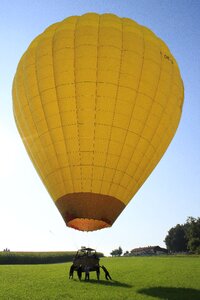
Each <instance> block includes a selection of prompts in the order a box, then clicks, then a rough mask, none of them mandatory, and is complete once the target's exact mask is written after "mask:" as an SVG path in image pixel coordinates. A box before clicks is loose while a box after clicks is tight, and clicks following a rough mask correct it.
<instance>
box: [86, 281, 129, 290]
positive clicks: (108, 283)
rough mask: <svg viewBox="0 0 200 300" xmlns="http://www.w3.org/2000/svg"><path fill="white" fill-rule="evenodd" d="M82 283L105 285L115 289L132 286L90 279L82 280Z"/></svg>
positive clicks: (118, 282)
mask: <svg viewBox="0 0 200 300" xmlns="http://www.w3.org/2000/svg"><path fill="white" fill-rule="evenodd" d="M81 282H83V283H89V284H98V285H107V286H115V287H123V288H131V287H132V285H130V284H127V283H123V282H120V281H117V280H95V279H90V280H89V281H85V280H82V281H81Z"/></svg>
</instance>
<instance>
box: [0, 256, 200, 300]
mask: <svg viewBox="0 0 200 300" xmlns="http://www.w3.org/2000/svg"><path fill="white" fill-rule="evenodd" d="M101 264H104V265H105V266H106V267H107V269H108V270H109V272H110V274H111V276H112V278H113V281H106V280H105V278H104V274H103V273H102V271H101V277H100V281H99V282H98V281H97V280H96V274H95V273H94V272H92V273H91V276H90V281H89V282H85V281H84V280H82V281H81V282H80V281H79V280H78V278H77V275H76V274H74V279H70V280H69V279H68V272H69V267H70V265H71V263H63V264H51V265H50V264H49V265H1V266H0V299H1V300H10V299H16V300H20V299H24V300H27V299H31V300H39V299H40V300H47V299H48V300H51V299H57V300H60V299H76V300H77V299H78V300H85V299H87V300H95V299H102V300H115V299H120V300H123V299H124V300H127V299H136V300H137V299H138V300H139V299H140V300H145V299H149V300H150V299H165V300H167V299H168V300H179V299H180V300H199V299H200V257H198V256H196V257H195V256H191V257H187V256H180V257H178V256H172V257H171V256H165V257H120V258H101Z"/></svg>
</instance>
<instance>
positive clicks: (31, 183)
mask: <svg viewBox="0 0 200 300" xmlns="http://www.w3.org/2000/svg"><path fill="white" fill-rule="evenodd" d="M86 12H97V13H105V12H111V13H114V14H117V15H118V16H121V17H129V18H131V19H134V20H135V21H136V22H138V23H140V24H142V25H145V26H147V27H149V28H150V29H151V30H152V31H154V32H155V33H156V34H157V35H158V36H159V37H160V38H161V39H163V40H164V41H165V42H166V44H167V45H168V46H169V48H170V50H171V52H172V54H173V55H174V56H175V58H176V60H177V62H178V64H179V67H180V71H181V75H182V79H183V82H184V86H185V102H184V106H183V114H182V119H181V122H180V125H179V128H178V130H177V133H176V135H175V138H174V139H173V141H172V143H171V145H170V147H169V148H168V150H167V152H166V154H165V155H164V157H163V158H162V160H161V161H160V163H159V165H158V166H157V167H156V169H155V170H154V171H153V173H152V174H151V175H150V177H149V179H148V180H147V181H146V182H145V183H144V185H143V186H142V187H141V189H140V190H139V191H138V193H137V195H136V196H135V197H134V199H133V200H132V201H131V202H130V204H129V205H128V206H127V208H126V209H125V210H124V212H123V213H122V214H121V215H120V217H119V218H118V219H117V221H116V222H115V223H114V225H113V227H112V228H110V229H104V230H101V231H97V232H95V233H82V232H77V231H75V230H73V229H70V228H66V226H65V224H64V222H63V220H62V218H61V216H60V215H59V213H58V211H57V209H56V207H55V205H54V203H53V201H52V200H51V198H50V196H49V195H48V193H47V191H46V189H45V187H44V186H43V184H42V183H41V181H40V179H39V177H38V175H37V173H36V172H35V170H34V167H33V166H32V163H31V162H30V159H29V157H28V155H27V154H26V151H25V149H24V147H23V145H22V142H21V140H20V137H19V135H18V132H17V130H16V126H15V123H14V118H13V114H12V92H11V91H12V80H13V77H14V74H15V70H16V67H17V64H18V61H19V59H20V57H21V56H22V54H23V53H24V51H25V50H26V48H27V47H28V45H29V44H30V42H31V41H32V39H33V38H34V37H36V36H37V35H38V34H40V33H41V32H42V31H43V30H44V29H45V28H46V27H48V26H49V25H51V24H52V23H55V22H57V21H61V20H62V19H64V18H66V17H68V16H70V15H81V14H84V13H86ZM199 28H200V2H199V1H198V0H196V1H195V0H193V1H189V0H187V1H184V0H176V1H170V0H169V1H166V0H162V1H158V0H157V1H156V0H149V1H148V0H142V1H141V0H140V1H139V0H138V1H133V0H129V1H128V0H124V1H119V0H115V1H114V0H93V1H92V0H66V1H61V0H58V1H50V0H48V1H44V0H43V1H29V0H27V1H25V0H21V1H20V0H16V1H4V0H1V4H0V31H1V47H0V142H1V147H0V184H1V197H0V251H1V250H3V249H4V248H6V247H8V248H10V249H11V250H13V251H14V250H15V251H32V250H37V251H42V250H43V251H47V250H76V249H77V248H79V247H80V246H82V245H86V246H91V247H95V248H97V250H99V251H103V252H104V253H105V254H109V253H110V252H111V250H113V249H114V248H116V247H118V246H121V247H122V249H123V250H124V251H125V250H131V249H133V248H135V247H139V246H148V245H160V246H164V243H163V240H164V238H165V236H166V234H167V231H168V230H169V229H170V228H171V227H172V226H175V225H176V224H177V223H184V222H185V221H186V218H187V217H188V216H193V217H199V216H200V89H199V82H200V30H199Z"/></svg>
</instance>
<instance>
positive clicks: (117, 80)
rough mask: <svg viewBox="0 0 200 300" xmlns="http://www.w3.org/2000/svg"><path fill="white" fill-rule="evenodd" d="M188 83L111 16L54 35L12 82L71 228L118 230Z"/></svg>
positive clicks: (34, 49)
mask: <svg viewBox="0 0 200 300" xmlns="http://www.w3.org/2000/svg"><path fill="white" fill-rule="evenodd" d="M183 93H184V92H183V83H182V80H181V76H180V72H179V68H178V65H177V63H176V61H175V59H174V57H173V56H172V54H171V53H170V51H169V49H168V47H167V46H166V44H165V43H164V42H163V41H162V40H161V39H159V38H158V37H157V36H156V35H155V34H154V33H153V32H152V31H151V30H149V29H147V28H146V27H143V26H140V25H138V24H137V23H136V22H134V21H132V20H130V19H127V18H119V17H117V16H115V15H112V14H103V15H98V14H95V13H88V14H85V15H82V16H73V17H69V18H67V19H65V20H63V21H62V22H58V23H56V24H53V25H52V26H50V27H48V28H47V29H46V30H45V31H44V32H43V33H42V34H41V35H39V36H38V37H36V39H34V40H33V42H32V43H31V44H30V46H29V48H28V49H27V51H26V52H25V54H24V55H23V56H22V58H21V60H20V62H19V65H18V68H17V71H16V75H15V78H14V82H13V108H14V116H15V120H16V124H17V127H18V130H19V133H20V135H21V137H22V140H23V142H24V145H25V147H26V149H27V151H28V153H29V156H30V158H31V160H32V162H33V164H34V166H35V168H36V169H37V172H38V174H39V175H40V177H41V179H42V181H43V183H44V184H45V186H46V188H47V190H48V191H49V193H50V195H51V197H52V198H53V200H54V202H55V204H56V206H57V208H58V209H59V211H60V213H61V214H62V216H63V219H64V221H65V223H66V225H67V226H69V227H72V228H76V229H79V230H83V231H84V230H85V231H93V230H96V229H101V228H105V227H109V226H111V225H112V224H113V222H114V221H115V220H116V218H117V217H118V216H119V214H120V213H121V212H122V210H123V209H124V208H125V206H126V205H127V204H128V202H129V201H130V200H131V198H132V197H133V196H134V195H135V193H136V192H137V191H138V189H139V188H140V187H141V185H142V184H143V183H144V181H145V180H146V179H147V177H148V176H149V174H150V173H151V172H152V170H153V169H154V167H155V166H156V165H157V163H158V162H159V160H160V159H161V157H162V156H163V154H164V152H165V150H166V148H167V147H168V145H169V143H170V141H171V140H172V138H173V136H174V134H175V131H176V129H177V127H178V123H179V120H180V117H181V111H182V104H183Z"/></svg>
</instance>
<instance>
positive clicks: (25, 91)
mask: <svg viewBox="0 0 200 300" xmlns="http://www.w3.org/2000/svg"><path fill="white" fill-rule="evenodd" d="M25 58H26V56H25V57H24V59H23V64H22V68H23V71H24V73H25ZM22 75H23V88H24V94H25V97H26V100H27V105H28V107H29V110H30V112H32V110H31V107H30V103H29V101H28V96H27V90H26V84H25V81H26V77H25V76H24V74H22ZM17 98H18V96H17ZM18 103H19V101H18ZM19 107H20V111H21V112H22V110H21V104H19ZM21 115H22V116H23V119H24V124H26V127H27V131H28V132H29V133H31V130H30V128H29V126H28V125H27V122H26V119H25V116H24V113H23V114H22V113H21ZM31 117H32V121H33V124H34V126H35V130H36V132H37V135H38V140H39V142H40V144H41V140H40V137H39V134H38V130H37V126H36V123H35V120H34V118H33V116H32V115H31ZM30 137H31V139H32V141H33V145H34V139H33V138H32V135H31V134H30ZM41 146H42V144H41ZM28 149H29V147H28ZM41 149H42V147H41ZM28 153H30V155H31V157H32V158H34V155H33V154H32V152H31V150H29V152H28ZM35 153H36V152H35ZM37 158H38V160H39V161H40V158H39V156H38V155H37ZM32 163H33V165H34V166H37V165H38V164H37V163H36V160H35V159H34V160H32ZM40 164H41V165H42V162H41V161H40ZM36 169H37V171H38V175H39V177H40V178H41V179H42V180H43V181H45V182H47V180H46V177H45V176H42V172H41V169H40V168H39V167H36ZM47 186H48V185H47ZM49 193H50V191H49ZM50 195H51V196H52V194H51V193H50Z"/></svg>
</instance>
